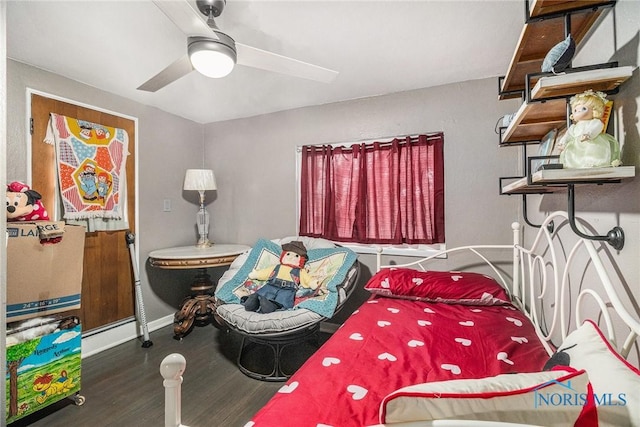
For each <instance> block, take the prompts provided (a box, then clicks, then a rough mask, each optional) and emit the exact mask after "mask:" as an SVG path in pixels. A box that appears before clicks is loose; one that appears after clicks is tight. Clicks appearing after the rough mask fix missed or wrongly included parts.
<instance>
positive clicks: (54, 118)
mask: <svg viewBox="0 0 640 427" xmlns="http://www.w3.org/2000/svg"><path fill="white" fill-rule="evenodd" d="M44 141H45V142H46V143H48V144H53V145H54V146H55V151H56V161H57V171H58V184H59V188H60V196H61V199H62V204H63V207H64V215H63V217H64V219H68V220H82V219H91V218H104V219H114V220H120V219H122V216H123V208H122V205H123V203H124V200H125V199H126V185H125V166H126V157H127V154H128V141H129V136H128V134H127V132H126V131H125V130H124V129H118V128H113V127H109V126H103V125H100V124H96V123H91V122H87V121H84V120H78V119H74V118H71V117H66V116H62V115H59V114H55V113H51V114H50V117H49V125H48V127H47V135H46V137H45V140H44Z"/></svg>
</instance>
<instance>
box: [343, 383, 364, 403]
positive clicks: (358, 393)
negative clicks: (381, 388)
mask: <svg viewBox="0 0 640 427" xmlns="http://www.w3.org/2000/svg"><path fill="white" fill-rule="evenodd" d="M347 391H348V392H349V393H351V394H352V395H353V396H352V398H353V400H361V399H362V398H364V397H365V396H366V395H367V393H368V392H369V390H367V389H366V388H364V387H360V386H359V385H355V384H350V385H349V386H348V387H347Z"/></svg>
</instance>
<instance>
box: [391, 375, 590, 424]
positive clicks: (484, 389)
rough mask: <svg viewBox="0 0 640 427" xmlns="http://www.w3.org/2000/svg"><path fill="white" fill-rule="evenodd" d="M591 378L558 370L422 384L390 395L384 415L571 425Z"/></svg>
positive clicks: (397, 418) (403, 418)
mask: <svg viewBox="0 0 640 427" xmlns="http://www.w3.org/2000/svg"><path fill="white" fill-rule="evenodd" d="M588 383H589V378H588V376H587V374H586V372H585V371H577V372H568V371H564V370H555V371H548V372H532V373H522V374H502V375H497V376H495V377H488V378H481V379H464V380H449V381H437V382H431V383H424V384H418V385H414V386H410V387H405V388H401V389H399V390H396V391H395V392H393V393H391V394H390V395H388V396H387V397H385V398H384V400H383V401H382V404H381V405H380V414H379V418H380V422H381V423H390V424H393V423H401V422H408V421H433V420H447V419H463V420H479V421H501V422H512V423H524V424H535V425H545V426H557V427H561V426H562V427H564V426H572V425H573V424H574V423H575V421H576V420H577V419H578V417H579V415H580V412H581V411H582V407H583V404H584V403H585V401H586V399H587V393H588V389H587V385H588ZM565 403H566V404H565Z"/></svg>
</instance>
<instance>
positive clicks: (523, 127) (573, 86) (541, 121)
mask: <svg viewBox="0 0 640 427" xmlns="http://www.w3.org/2000/svg"><path fill="white" fill-rule="evenodd" d="M636 68H637V67H632V66H625V67H615V68H602V69H591V70H587V71H577V72H572V73H566V74H559V75H554V76H548V77H541V78H540V79H538V81H537V83H536V84H535V86H534V87H533V89H532V90H531V101H528V102H527V101H525V102H523V103H522V105H521V106H520V108H519V109H518V111H517V112H516V114H515V116H514V117H513V119H512V120H511V123H510V124H509V126H508V127H507V128H506V129H505V130H504V132H503V133H502V135H501V140H500V144H503V145H510V144H514V143H522V142H526V141H540V140H541V139H542V138H543V137H544V136H545V135H546V134H547V132H549V131H550V130H552V129H560V128H562V127H564V126H565V125H566V122H567V102H566V99H565V98H566V97H569V96H572V95H574V94H576V93H580V92H584V91H585V90H587V89H593V90H599V91H603V92H611V91H613V90H616V89H617V88H618V87H619V86H620V85H621V84H622V83H624V82H625V81H627V80H628V79H629V78H630V77H631V76H632V75H633V71H634V70H635V69H636ZM549 98H551V99H549Z"/></svg>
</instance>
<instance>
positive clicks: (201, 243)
mask: <svg viewBox="0 0 640 427" xmlns="http://www.w3.org/2000/svg"><path fill="white" fill-rule="evenodd" d="M211 246H213V242H211V241H209V240H208V239H204V240H198V243H196V248H209V247H211Z"/></svg>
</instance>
